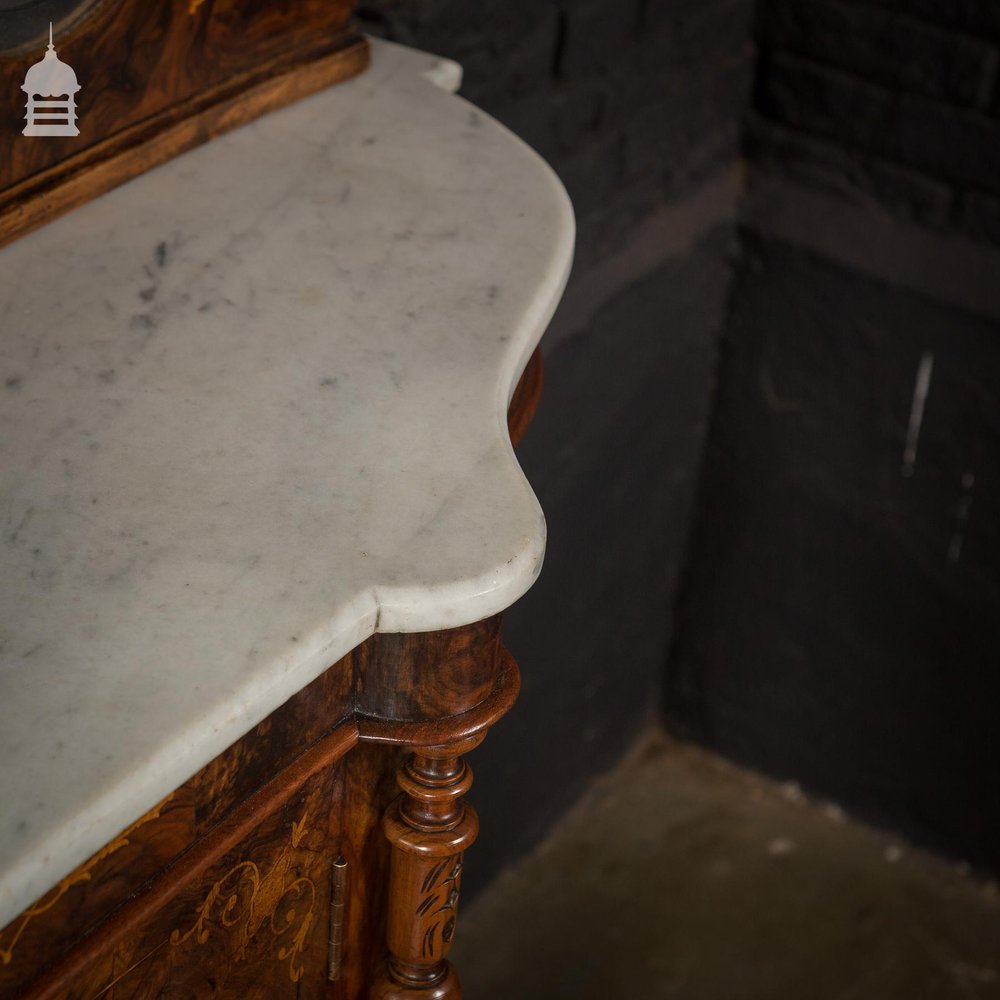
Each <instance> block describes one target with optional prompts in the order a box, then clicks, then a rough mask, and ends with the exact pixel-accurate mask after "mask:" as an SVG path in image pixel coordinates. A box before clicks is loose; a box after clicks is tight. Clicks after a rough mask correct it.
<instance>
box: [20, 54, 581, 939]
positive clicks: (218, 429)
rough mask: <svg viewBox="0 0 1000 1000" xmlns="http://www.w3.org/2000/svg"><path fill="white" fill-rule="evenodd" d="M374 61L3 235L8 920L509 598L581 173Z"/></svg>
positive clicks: (417, 75)
mask: <svg viewBox="0 0 1000 1000" xmlns="http://www.w3.org/2000/svg"><path fill="white" fill-rule="evenodd" d="M449 79H451V80H452V82H453V83H454V71H453V70H450V69H449V67H448V65H447V64H445V65H438V66H436V67H432V65H431V61H430V60H429V58H428V57H427V56H423V55H422V54H419V53H414V52H412V51H409V50H406V49H402V48H399V47H396V46H391V45H388V44H385V43H376V44H375V45H374V60H373V66H372V68H371V70H369V71H368V72H367V73H366V74H364V75H363V76H361V77H359V78H357V79H355V80H353V81H350V82H348V83H345V84H341V85H339V86H336V87H333V88H331V89H329V90H327V91H325V92H323V93H321V94H318V95H316V96H314V97H311V98H308V99H306V100H303V101H301V102H299V103H297V104H295V105H293V106H292V107H289V108H286V109H284V110H281V111H278V112H275V113H273V114H271V115H268V116H266V117H264V118H262V119H260V120H258V121H256V122H254V123H252V124H250V125H248V126H246V127H244V128H241V129H239V130H238V131H236V132H233V133H230V134H229V135H226V136H224V137H222V138H220V139H217V140H215V141H213V142H211V143H209V144H208V145H207V146H203V147H201V148H199V149H196V150H194V151H193V152H190V153H188V154H186V155H184V156H183V157H181V158H179V159H176V160H174V161H172V162H170V163H168V164H167V165H165V166H163V167H160V168H158V169H157V170H154V171H152V172H151V173H148V174H146V175H144V176H142V177H140V178H137V179H136V180H134V181H132V182H130V183H128V184H126V185H125V186H123V187H121V188H119V189H118V190H116V191H113V192H111V193H110V194H108V195H105V196H104V197H102V198H99V199H98V200H96V201H94V202H92V203H90V204H88V205H86V206H84V207H83V208H80V209H78V210H76V211H75V212H73V213H72V214H70V215H68V216H66V217H65V218H63V219H61V220H59V221H57V222H55V223H53V224H51V225H49V226H47V227H45V228H44V229H42V230H40V231H38V232H36V233H34V234H32V235H30V236H27V237H25V238H24V239H22V240H20V241H18V242H16V243H14V244H13V245H11V246H8V247H6V248H5V249H3V250H0V558H2V572H0V760H2V762H3V766H2V767H0V927H2V926H3V925H5V924H6V923H7V922H8V921H9V920H10V919H12V918H13V917H14V916H16V914H17V913H18V912H20V911H21V910H22V909H23V908H24V907H25V906H27V905H29V904H30V903H32V902H33V901H34V899H35V898H36V897H38V896H39V895H41V894H42V893H43V892H44V891H46V890H47V889H49V888H50V886H52V885H53V884H55V883H56V882H57V881H58V880H59V879H60V878H61V877H62V876H63V875H65V874H66V873H67V872H69V871H70V870H72V868H73V867H75V866H76V865H77V864H79V863H80V862H81V861H83V860H85V859H86V858H87V857H88V856H89V855H90V854H91V853H93V852H94V851H95V850H97V849H99V848H100V847H101V846H102V845H103V844H104V843H105V842H107V841H108V840H110V839H111V838H112V837H114V836H115V835H116V834H117V833H118V832H119V831H120V830H121V829H122V828H124V827H125V826H127V825H128V824H130V823H131V822H133V821H134V820H135V819H136V818H138V817H139V816H140V815H141V814H142V813H144V812H145V811H147V810H148V809H149V808H151V807H152V806H153V805H155V804H156V802H158V801H159V800H160V799H161V798H162V797H163V796H164V795H166V794H167V793H168V792H170V791H171V790H172V789H174V788H175V787H176V786H177V785H179V784H181V783H182V782H184V781H185V780H186V779H187V778H189V777H190V776H191V775H192V774H194V773H195V772H196V771H197V770H198V769H199V768H201V767H202V766H204V765H205V764H206V763H207V762H208V761H209V760H211V759H212V758H213V757H214V756H215V755H216V754H218V753H220V752H221V751H222V750H223V749H225V747H227V746H229V745H230V744H231V743H233V742H234V741H235V740H236V739H238V738H239V737H240V736H241V735H243V734H244V733H245V732H247V731H248V730H249V729H250V728H252V727H253V726H254V725H255V724H256V723H257V722H259V721H260V720H261V719H262V718H264V717H265V716H267V715H268V714H269V713H270V712H272V711H273V710H274V709H275V708H277V707H278V706H279V705H280V704H282V703H283V702H284V701H285V700H287V699H288V698H289V697H290V696H291V695H292V694H293V693H295V692H296V691H298V690H300V689H301V688H302V687H303V686H305V685H306V684H308V683H309V682H310V681H311V680H313V679H314V678H315V677H317V676H318V675H319V674H320V673H322V671H323V670H324V669H325V668H326V667H328V666H329V665H330V664H331V663H333V662H334V661H336V660H337V659H338V658H339V657H341V656H342V655H344V654H345V653H347V652H348V651H349V650H351V649H352V648H353V647H354V646H356V645H357V644H358V643H360V642H361V641H363V640H364V639H365V638H367V637H368V636H369V635H371V634H372V633H373V632H375V631H383V632H394V631H420V630H425V629H437V628H447V627H451V626H455V625H460V624H467V623H469V622H472V621H476V620H478V619H481V618H484V617H486V616H488V615H491V614H493V613H495V612H497V611H500V610H502V609H503V608H505V607H507V606H508V605H510V604H511V603H512V602H513V601H515V600H516V599H517V598H518V597H519V596H520V595H521V594H522V593H524V591H525V590H527V588H528V587H529V586H530V585H531V583H532V582H533V580H534V579H535V577H536V575H537V574H538V571H539V567H540V564H541V560H542V553H543V549H544V543H545V525H544V521H543V519H542V514H541V511H540V510H539V507H538V503H537V501H536V500H535V498H534V496H533V494H532V492H531V490H530V488H529V487H528V485H527V483H526V482H525V479H524V476H523V474H522V473H521V470H520V468H519V467H518V465H517V462H516V461H515V459H514V455H513V452H512V450H511V446H510V442H509V440H508V437H507V432H506V423H505V411H506V407H507V403H508V400H509V397H510V394H511V392H512V390H513V386H514V384H515V381H516V379H517V376H518V375H519V373H520V371H521V370H522V368H523V366H524V364H525V362H526V360H527V358H528V356H529V354H530V353H531V351H532V349H533V348H534V346H535V344H536V343H537V341H538V340H539V338H540V336H541V334H542V332H543V330H544V328H545V325H546V323H547V322H548V320H549V317H550V315H551V313H552V311H553V309H554V308H555V305H556V303H557V301H558V299H559V296H560V294H561V292H562V288H563V285H564V283H565V280H566V276H567V272H568V269H569V266H570V260H571V255H572V244H573V216H572V210H571V208H570V205H569V201H568V199H567V197H566V195H565V192H564V191H563V189H562V187H561V185H560V184H559V182H558V180H557V179H556V178H555V176H554V175H553V173H552V172H551V171H550V170H549V168H548V167H547V166H546V165H545V164H544V163H543V162H542V161H541V160H540V159H539V158H538V156H537V155H536V154H534V153H533V152H532V151H531V150H530V149H528V148H527V147H526V146H525V145H524V144H523V143H522V142H521V141H520V140H519V139H517V138H515V137H514V136H513V135H511V133H509V132H508V131H506V129H504V128H503V127H502V126H500V125H499V124H498V123H496V122H495V121H493V120H492V119H490V118H489V117H487V116H486V115H484V114H483V113H482V112H480V111H477V110H476V109H475V108H473V107H472V106H471V105H469V104H467V103H466V102H464V101H463V100H461V99H460V98H458V97H456V96H454V95H452V94H450V93H447V92H446V91H445V90H443V89H441V88H440V87H439V86H436V85H435V83H434V82H433V81H434V80H437V81H438V82H447V81H448V80H449Z"/></svg>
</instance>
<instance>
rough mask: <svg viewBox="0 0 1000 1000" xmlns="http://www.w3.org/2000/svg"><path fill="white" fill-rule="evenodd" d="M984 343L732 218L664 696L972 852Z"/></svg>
mask: <svg viewBox="0 0 1000 1000" xmlns="http://www.w3.org/2000/svg"><path fill="white" fill-rule="evenodd" d="M998 344H1000V328H998V324H997V323H996V322H989V321H986V320H983V319H979V318H977V317H975V316H972V315H970V314H968V313H966V312H964V311H963V310H962V309H960V308H958V307H954V306H947V305H943V304H940V303H934V302H931V301H929V300H927V299H925V298H923V297H922V296H920V295H917V294H914V293H907V292H903V291H902V290H900V289H899V288H894V287H891V286H888V285H884V284H881V283H879V282H877V281H874V280H872V279H869V278H866V277H864V276H862V275H860V274H858V273H857V272H855V271H853V270H850V269H848V268H845V267H842V266H839V265H836V264H833V263H832V262H830V261H829V260H826V259H824V258H821V257H818V256H814V255H812V254H810V253H808V252H806V251H804V250H802V249H800V248H797V247H793V246H791V245H789V244H786V243H781V242H777V241H774V240H767V239H760V238H756V237H753V236H750V235H747V237H746V241H745V254H744V257H743V259H742V262H741V265H740V268H739V273H738V278H737V284H736V289H735V297H734V303H733V312H732V319H731V321H730V324H729V328H728V331H727V335H726V338H725V341H724V348H723V363H722V368H721V372H720V392H719V398H718V400H717V405H716V410H715V415H714V426H713V431H712V434H711V437H710V445H709V449H708V455H707V458H706V469H707V472H706V477H705V482H704V484H703V490H702V494H701V496H702V502H701V504H700V510H699V515H700V516H699V528H698V530H697V532H696V536H695V541H694V546H693V552H694V558H693V560H692V563H691V570H690V576H689V579H688V582H687V587H686V592H685V599H684V605H683V612H682V625H681V626H680V627H679V634H680V640H679V642H678V644H677V647H676V649H675V655H674V657H673V660H672V663H671V671H670V683H669V687H668V690H669V696H668V702H667V707H668V712H669V716H670V719H671V722H672V724H673V726H674V728H675V729H676V731H678V732H680V733H683V734H686V735H688V736H691V737H694V738H696V739H698V740H700V741H703V742H706V743H708V744H709V745H711V746H713V747H715V748H717V749H718V750H720V751H721V752H722V753H724V754H727V755H729V756H732V757H735V758H736V759H738V760H740V761H743V762H746V763H750V764H753V765H754V766H757V767H760V768H763V769H764V770H766V771H768V772H770V773H772V774H775V775H778V776H780V777H784V778H794V779H797V780H799V781H801V782H802V783H803V784H804V785H805V786H806V787H807V788H808V789H810V790H813V791H817V792H820V793H821V794H823V795H826V796H829V797H831V798H832V799H834V800H835V801H838V802H841V803H843V804H845V805H847V806H848V808H849V810H850V811H851V812H853V813H855V814H856V815H861V816H863V817H866V818H868V819H870V820H873V821H875V822H876V823H878V824H880V825H885V826H888V827H890V828H896V829H900V828H901V829H903V830H904V831H905V832H907V833H909V834H911V835H912V836H914V837H915V838H916V839H918V840H919V841H921V842H923V843H926V844H929V845H931V846H933V847H935V848H938V849H941V850H943V851H945V852H947V853H949V854H951V855H953V856H956V857H959V858H963V859H965V860H967V861H969V862H971V863H973V864H975V865H977V866H980V867H982V868H983V869H993V870H996V869H997V868H998V867H1000V796H998V795H997V789H998V788H1000V733H998V727H997V722H996V709H997V705H998V704H1000V669H998V667H1000V652H998V651H1000V573H998V567H1000V389H998V387H1000V348H998ZM925 356H926V357H930V358H932V359H933V368H932V369H931V373H932V374H931V379H930V383H929V392H928V394H927V397H926V405H925V408H924V413H923V420H922V422H921V424H920V433H919V437H918V439H917V440H918V445H917V450H916V455H915V461H914V462H913V464H912V468H904V466H903V457H904V450H905V446H906V441H907V432H908V428H909V425H910V418H911V412H912V400H913V395H914V390H915V385H916V373H917V370H918V367H919V365H920V363H921V359H922V358H924V357H925Z"/></svg>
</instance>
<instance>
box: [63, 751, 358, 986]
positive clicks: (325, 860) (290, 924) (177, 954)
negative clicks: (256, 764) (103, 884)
mask: <svg viewBox="0 0 1000 1000" xmlns="http://www.w3.org/2000/svg"><path fill="white" fill-rule="evenodd" d="M342 774H343V764H337V765H335V766H334V767H332V768H330V769H327V770H326V771H324V772H321V773H319V774H317V775H315V776H313V777H312V778H311V779H309V780H308V781H307V782H306V783H305V785H303V787H302V788H301V789H300V790H299V792H297V793H296V794H295V795H293V796H292V797H291V798H290V799H289V800H288V801H287V802H286V803H285V804H284V805H283V806H282V807H281V808H280V809H278V810H277V811H276V812H275V813H274V814H273V815H271V816H269V817H268V818H267V819H265V820H264V821H263V822H262V823H261V824H260V825H259V826H258V827H256V828H255V829H254V830H253V831H252V832H251V833H250V834H249V835H247V836H246V837H245V838H244V839H243V840H242V841H240V843H239V844H237V846H236V847H234V848H233V849H232V850H230V851H228V852H226V853H225V854H224V855H223V856H221V857H219V858H218V860H217V861H215V862H213V863H212V864H211V865H210V867H208V868H207V870H206V871H205V872H204V874H203V875H202V876H201V877H199V878H196V879H194V880H192V881H191V882H190V883H189V884H187V885H186V886H184V887H183V888H182V889H181V890H180V891H179V892H177V893H176V895H174V896H173V898H170V899H169V900H167V901H166V902H165V904H164V905H163V907H162V908H161V909H159V910H158V911H157V912H156V913H155V915H154V916H153V917H151V918H150V919H149V920H148V921H147V922H146V923H145V924H143V925H142V926H140V927H137V928H135V929H134V930H133V931H131V932H130V933H128V934H126V935H125V936H124V937H123V938H121V939H120V940H119V942H118V943H117V945H116V946H115V947H114V949H113V950H112V951H111V952H110V953H109V954H106V955H102V956H99V957H97V958H96V959H95V961H94V962H93V963H92V964H91V965H90V967H89V968H88V969H87V971H86V973H85V975H83V976H82V977H81V978H80V980H79V981H78V982H75V983H67V984H66V989H65V991H64V992H63V994H62V995H63V996H65V997H81V998H83V997H95V996H104V997H108V998H109V1000H145V998H154V997H157V998H189V997H190V998H195V997H219V998H232V1000H257V998H259V1000H265V998H267V1000H277V998H280V997H298V998H305V997H321V996H323V995H324V991H325V988H326V981H327V947H328V941H329V930H330V911H331V907H330V902H331V894H332V876H333V866H332V861H333V859H335V858H336V857H337V849H338V840H339V829H338V826H339V823H338V819H337V817H338V813H339V810H338V809H337V808H336V803H337V802H338V800H339V797H340V784H341V780H342ZM111 919H114V917H112V918H111Z"/></svg>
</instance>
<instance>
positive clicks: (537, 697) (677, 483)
mask: <svg viewBox="0 0 1000 1000" xmlns="http://www.w3.org/2000/svg"><path fill="white" fill-rule="evenodd" d="M361 10H362V15H363V17H364V24H365V26H366V27H367V28H368V29H369V30H373V31H375V32H376V33H379V34H382V35H385V36H387V37H389V38H390V39H393V40H395V41H401V42H404V43H407V44H411V45H415V46H417V47H420V48H423V49H426V50H428V51H431V52H436V53H439V54H441V55H445V56H449V57H451V58H454V59H457V60H458V61H459V62H461V63H462V65H463V66H464V69H465V78H464V83H463V87H462V91H461V93H462V94H463V96H465V97H467V98H468V99H470V100H472V101H474V102H475V103H477V104H478V105H479V106H480V107H482V108H483V109H484V110H485V111H487V112H488V113H490V114H492V115H494V116H495V117H497V118H498V119H500V121H502V122H504V123H505V124H506V125H508V126H509V127H510V128H511V129H512V130H513V131H515V132H516V133H517V134H518V135H520V136H521V137H522V138H524V139H525V140H526V141H527V142H528V143H530V144H531V145H532V146H534V147H535V149H537V150H538V151H539V152H540V153H541V154H542V155H543V156H544V157H545V158H546V159H547V160H548V161H549V163H551V164H552V166H553V167H554V168H555V170H556V172H557V173H558V174H559V175H560V177H561V178H562V180H563V182H564V183H565V184H566V187H567V189H568V190H569V193H570V196H571V198H572V199H573V204H574V207H575V210H576V213H577V222H578V244H577V258H576V264H575V267H574V277H573V279H572V281H571V284H570V287H569V289H568V290H567V295H566V300H565V303H564V305H565V309H566V310H568V314H569V315H573V316H578V317H582V318H580V319H579V320H578V321H574V324H573V325H572V326H570V327H568V328H567V323H566V322H565V321H562V322H557V326H559V328H560V329H559V332H558V335H557V337H556V339H552V337H550V338H549V341H548V347H547V349H546V385H545V392H544V394H543V396H542V405H541V408H540V410H539V413H538V416H537V417H536V420H535V423H534V425H533V426H532V428H531V429H530V430H529V432H528V436H527V438H526V440H525V442H524V444H523V446H522V450H521V455H520V457H521V461H522V465H523V466H524V469H525V472H526V473H527V476H528V479H529V480H530V482H531V484H532V486H533V487H534V489H535V491H536V493H537V494H538V497H539V499H540V501H541V503H542V506H543V508H544V509H545V512H546V516H547V519H548V523H549V541H548V547H547V553H546V559H545V565H544V567H543V570H542V575H541V578H540V580H539V582H538V583H537V584H536V586H535V587H534V588H533V589H532V590H531V591H530V592H529V593H528V595H527V596H526V597H525V598H524V599H522V600H521V601H520V602H519V603H518V604H517V605H515V607H514V608H512V609H511V610H510V611H509V612H508V614H507V616H506V623H505V635H506V639H507V642H508V643H509V645H510V646H511V648H512V650H513V651H514V653H515V654H516V656H517V657H518V660H519V662H520V664H521V670H522V677H523V689H522V694H521V697H520V700H519V702H518V704H517V706H516V707H515V709H514V711H513V712H512V713H511V715H510V716H508V717H507V718H506V719H505V720H504V721H503V722H502V723H501V724H499V725H498V726H497V727H496V728H495V729H494V730H493V732H491V734H490V737H489V739H488V740H487V741H486V743H484V745H483V746H482V747H480V748H479V749H478V750H477V751H476V752H475V754H474V755H473V756H472V760H471V763H472V767H473V769H474V770H475V772H476V781H477V785H479V787H480V788H481V789H482V794H481V795H476V793H475V789H474V790H473V796H472V797H473V801H475V802H476V804H477V807H478V808H479V810H480V814H481V817H482V821H483V822H482V832H481V834H480V840H479V842H478V844H477V845H476V847H475V849H474V855H475V856H474V857H472V856H470V864H469V866H468V867H467V870H466V875H465V876H464V885H465V888H466V891H467V892H469V893H472V894H474V893H475V891H476V890H477V888H478V887H479V886H481V885H482V884H483V883H484V881H485V880H486V879H488V878H489V877H490V876H492V875H493V874H495V873H496V872H497V871H498V870H499V868H500V867H502V866H503V864H505V863H507V862H509V861H510V860H512V859H513V858H515V857H517V856H518V855H519V854H520V853H522V852H523V851H524V850H526V849H528V848H530V847H532V846H533V845H534V844H536V843H537V842H538V840H539V839H540V837H541V836H542V834H543V833H544V831H545V830H546V829H547V828H548V826H549V825H550V824H551V823H552V822H554V821H555V820H556V819H557V818H558V817H559V815H560V813H561V812H562V811H563V810H564V809H565V808H566V807H567V806H569V805H570V804H571V803H572V802H573V801H574V800H575V799H576V798H578V797H579V795H580V794H581V792H582V791H583V790H584V788H585V787H586V785H587V784H588V783H589V782H590V781H591V780H592V778H593V777H594V775H595V774H596V773H598V772H599V771H601V770H602V769H606V768H610V767H612V766H614V764H615V763H616V762H617V760H618V759H619V757H620V755H621V754H622V752H623V751H624V750H625V749H626V748H627V747H628V746H629V745H630V743H631V742H632V741H633V740H634V738H635V737H636V735H637V734H638V733H639V732H640V731H641V730H642V729H643V728H644V727H646V726H648V725H649V724H651V723H652V722H653V721H654V720H655V719H656V717H657V715H658V713H659V708H660V703H661V700H662V685H663V663H664V657H665V652H666V648H667V644H668V640H669V634H670V628H671V625H670V609H671V607H672V604H673V601H674V598H675V592H676V586H677V582H678V579H679V575H680V566H681V557H682V551H683V546H684V540H685V537H686V530H687V524H688V521H689V513H690V508H691V502H692V496H693V491H694V484H695V481H696V478H697V476H696V474H697V469H698V467H699V462H700V458H701V454H702V451H703V444H704V436H705V433H706V429H707V422H708V410H709V405H710V387H711V383H712V377H713V371H714V366H715V359H716V348H717V343H718V338H719V335H720V332H721V328H722V325H723V321H724V316H725V303H726V301H727V297H728V289H729V282H730V278H731V269H730V264H729V252H730V248H731V243H732V229H731V227H729V226H727V225H726V224H725V223H723V224H722V225H721V226H719V227H718V229H717V230H715V231H713V232H706V233H705V234H704V236H703V238H702V239H700V240H696V241H695V243H696V245H695V246H694V247H693V249H692V250H691V251H690V252H689V253H687V254H685V255H683V256H681V257H679V258H669V257H668V255H667V254H666V253H664V256H663V259H662V260H659V261H657V260H655V259H654V260H652V261H650V258H649V248H648V246H647V247H646V250H645V251H644V254H643V255H642V260H638V259H637V260H636V261H635V262H634V264H633V263H632V254H631V251H630V250H629V247H630V245H631V243H630V241H631V240H632V239H633V236H634V233H635V231H636V227H637V226H639V225H641V224H642V223H643V222H644V221H645V220H646V219H648V218H649V217H650V215H651V214H654V213H656V212H657V211H658V210H662V209H664V207H666V206H670V205H671V204H675V203H678V202H679V201H681V200H683V199H684V198H685V197H686V195H687V194H688V193H689V192H692V191H695V190H696V189H697V187H698V185H699V184H700V183H701V182H703V181H705V180H707V179H711V178H713V177H715V176H717V175H719V174H720V172H723V171H726V170H728V169H731V168H732V166H733V164H734V163H735V161H736V160H737V157H738V155H739V133H740V121H741V118H742V115H743V114H744V111H745V108H746V105H747V101H748V96H749V90H750V77H751V73H752V56H753V53H752V48H751V45H750V35H751V26H752V0H574V2H553V0H513V2H511V0H505V2H499V0H491V2H486V3H469V2H468V0H377V2H376V0H364V2H363V3H362V8H361ZM612 257H614V260H615V261H616V262H617V263H616V264H615V268H614V270H615V273H616V274H617V275H618V276H619V277H618V279H616V281H615V282H612V283H611V284H610V285H609V286H608V287H607V288H606V289H605V291H604V292H599V291H596V292H595V289H599V288H600V287H603V286H602V282H604V281H605V279H604V278H602V274H603V273H604V271H602V267H603V265H604V264H605V262H606V261H608V260H609V259H611V258H612ZM623 275H624V278H622V276H623ZM581 297H582V299H585V300H586V301H587V303H588V305H587V307H586V308H581V307H580V306H579V301H581ZM588 316H589V318H587V317H588ZM543 346H545V341H543Z"/></svg>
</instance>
